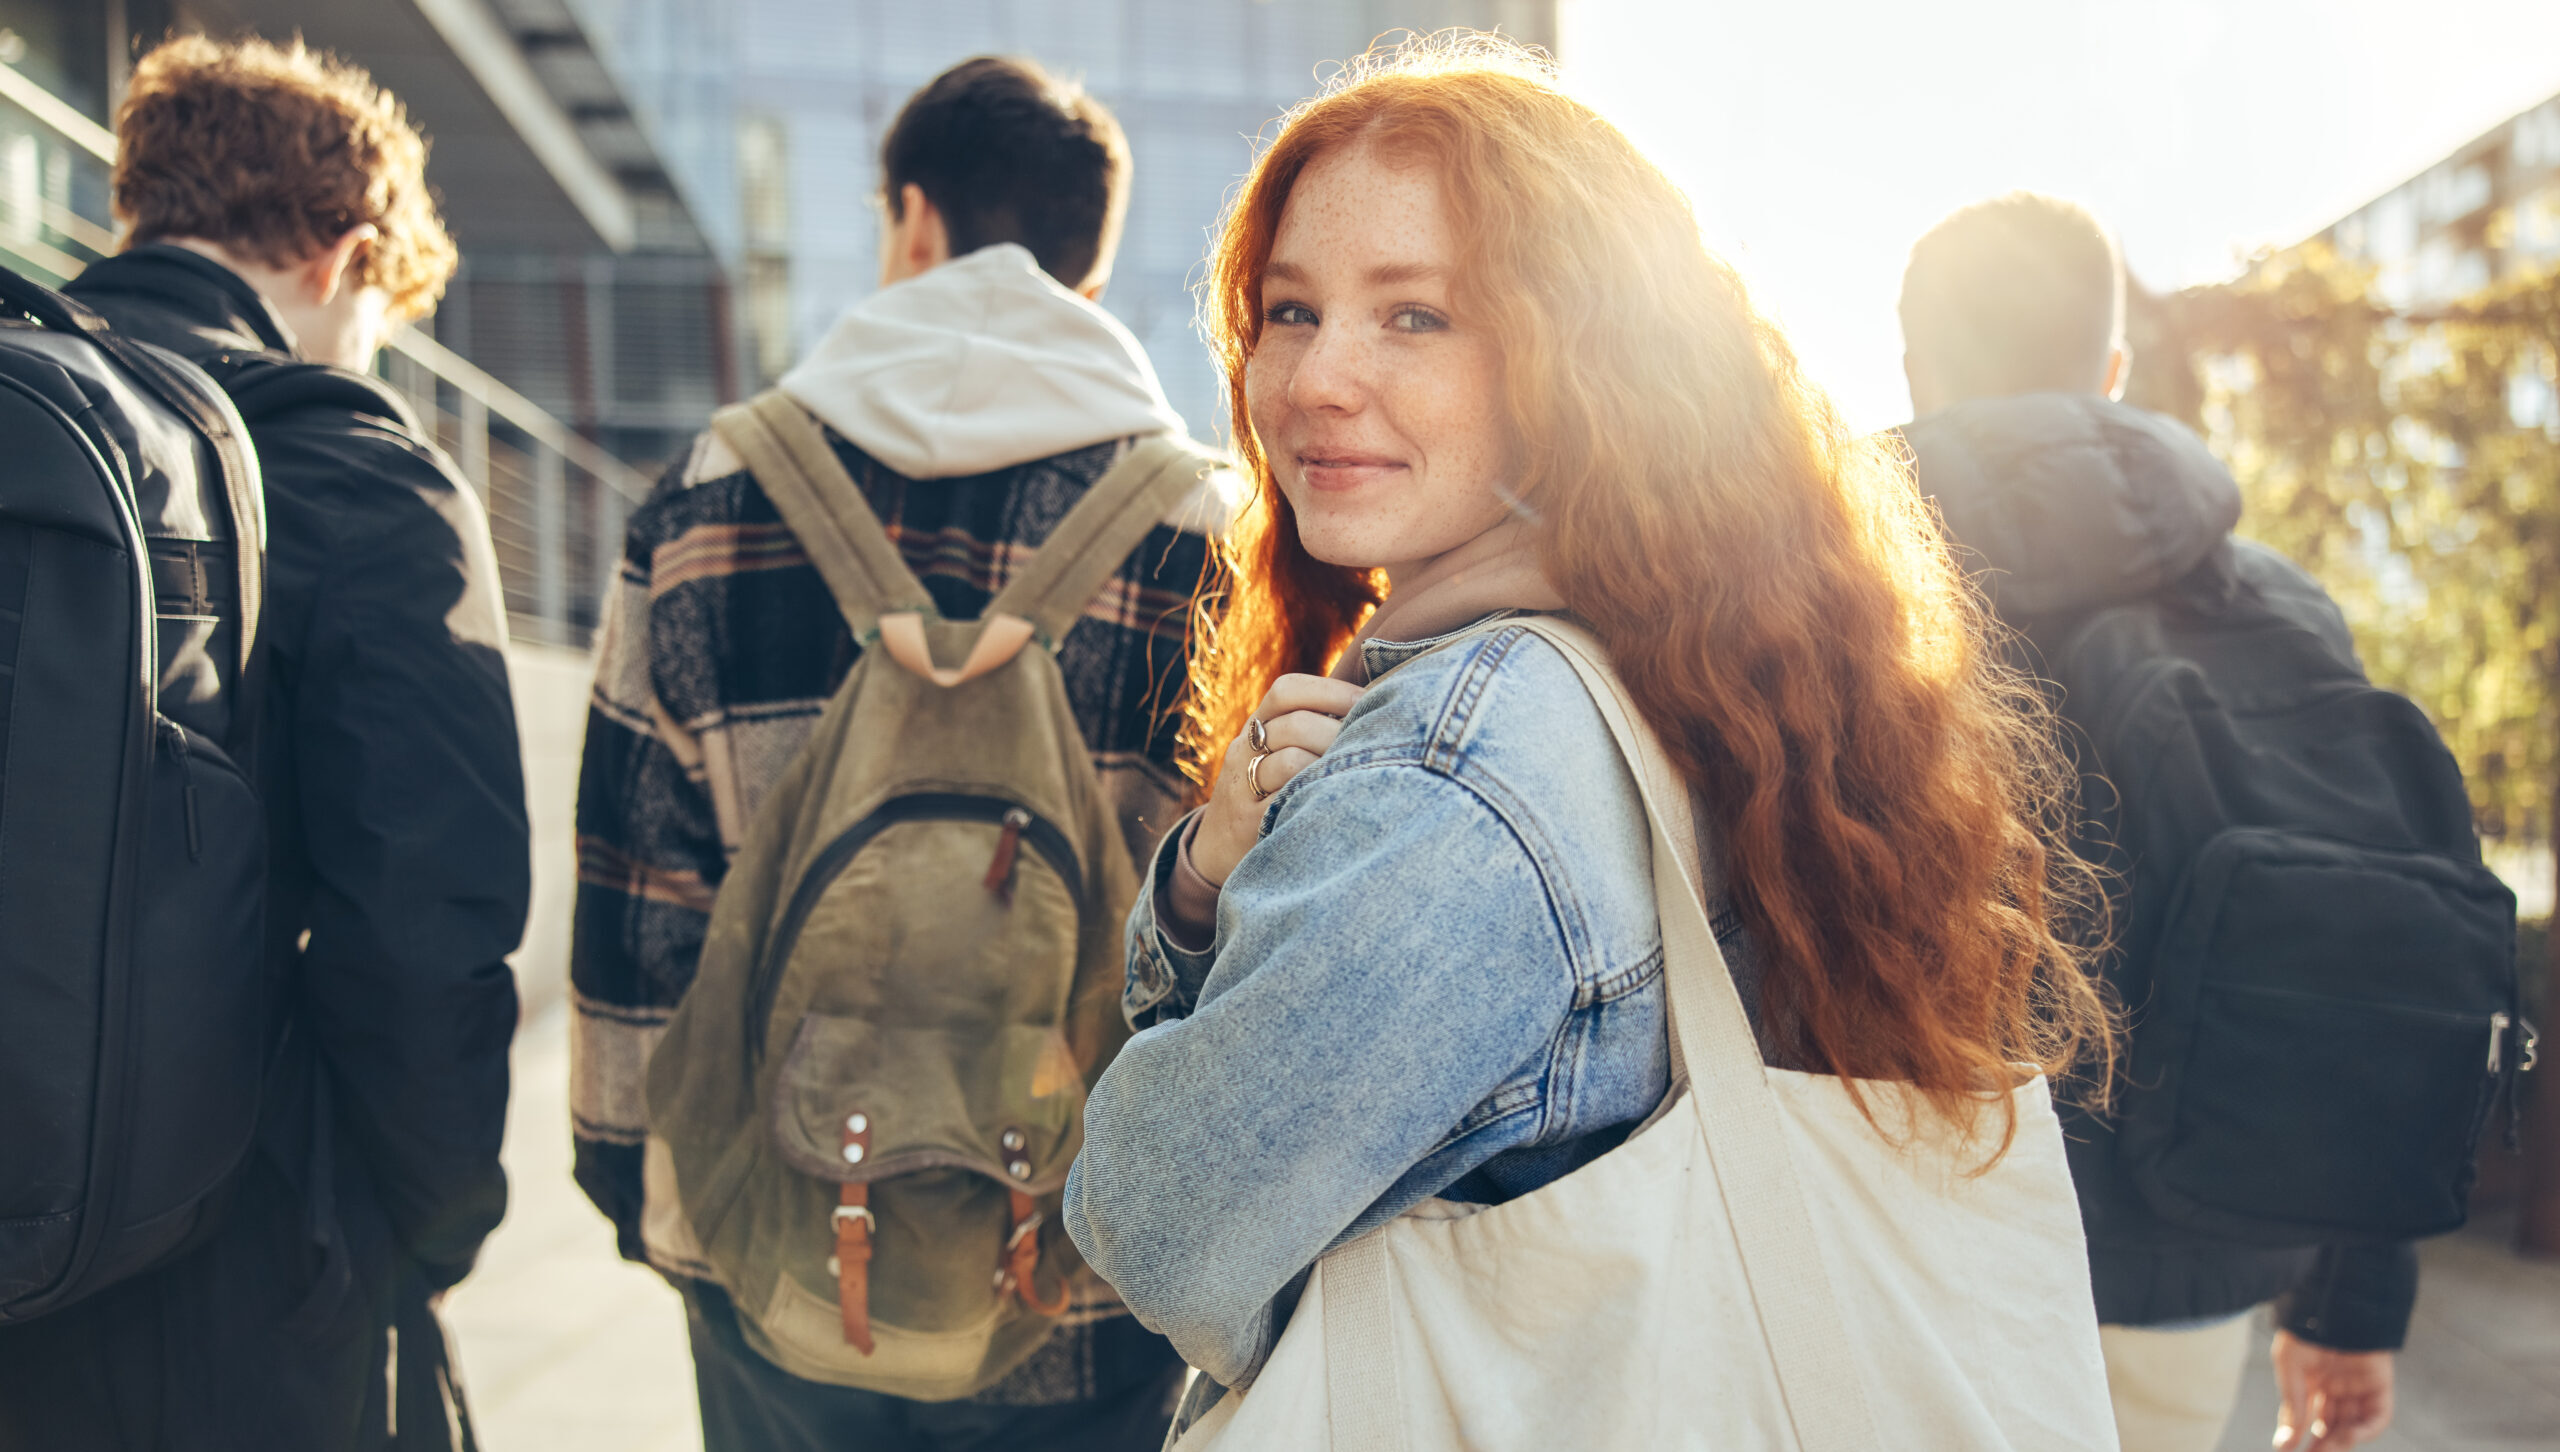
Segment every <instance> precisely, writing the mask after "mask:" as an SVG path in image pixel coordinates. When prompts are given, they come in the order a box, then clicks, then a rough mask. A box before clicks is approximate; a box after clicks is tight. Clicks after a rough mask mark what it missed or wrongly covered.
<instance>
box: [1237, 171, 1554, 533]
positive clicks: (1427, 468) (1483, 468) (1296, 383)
mask: <svg viewBox="0 0 2560 1452" xmlns="http://www.w3.org/2000/svg"><path fill="white" fill-rule="evenodd" d="M1458 261H1459V257H1458V246H1457V237H1456V234H1455V231H1454V229H1453V228H1452V226H1451V222H1450V217H1449V211H1448V206H1447V204H1446V202H1445V201H1444V200H1443V198H1442V196H1441V188H1440V181H1439V178H1438V176H1437V175H1435V174H1434V173H1433V172H1432V171H1431V170H1430V169H1429V168H1428V167H1426V166H1421V165H1396V164H1393V163H1390V162H1386V161H1383V160H1381V159H1379V157H1378V156H1377V154H1376V152H1375V151H1374V149H1372V148H1369V147H1365V146H1363V147H1356V148H1353V149H1351V150H1348V151H1342V152H1335V153H1332V154H1329V155H1326V156H1322V157H1319V158H1317V159H1316V161H1315V162H1314V163H1313V164H1311V165H1310V166H1308V168H1307V169H1306V171H1305V172H1303V173H1301V174H1300V176H1299V177H1298V183H1297V185H1296V186H1295V187H1293V188H1291V190H1290V193H1289V201H1288V204H1287V206H1286V207H1285V208H1284V209H1283V211H1282V212H1281V214H1280V228H1279V232H1278V234H1277V235H1276V236H1275V237H1274V238H1273V240H1272V246H1271V260H1270V263H1269V265H1268V266H1267V267H1266V268H1265V269H1264V272H1263V280H1262V316H1263V321H1262V337H1261V340H1260V341H1259V342H1258V343H1256V344H1255V346H1254V350H1253V356H1252V358H1251V359H1249V360H1248V361H1247V362H1246V364H1245V375H1244V383H1245V405H1246V408H1247V410H1248V411H1249V412H1250V413H1251V414H1252V416H1253V431H1254V434H1255V436H1256V437H1257V438H1258V439H1260V441H1261V443H1262V449H1263V453H1264V454H1265V455H1266V456H1267V457H1268V458H1269V459H1270V461H1271V470H1272V473H1273V474H1274V476H1276V477H1277V479H1278V481H1279V485H1280V490H1281V493H1282V494H1284V495H1285V496H1286V497H1287V498H1288V500H1289V504H1290V506H1291V507H1292V508H1293V509H1295V510H1296V511H1297V516H1298V537H1299V539H1300V541H1301V542H1302V543H1304V544H1305V545H1306V548H1307V552H1308V553H1309V554H1312V555H1314V556H1315V557H1316V558H1317V559H1319V560H1323V561H1325V562H1326V563H1328V564H1335V565H1352V566H1359V567H1364V568H1365V567H1373V566H1383V567H1385V568H1386V570H1387V571H1388V574H1389V578H1390V580H1391V581H1392V579H1393V577H1394V575H1395V573H1396V571H1397V568H1398V567H1399V566H1415V565H1420V564H1423V563H1426V562H1428V561H1429V560H1431V559H1433V558H1434V557H1436V556H1439V555H1442V554H1445V553H1447V552H1448V551H1450V550H1453V549H1456V548H1457V547H1458V546H1460V545H1462V544H1465V543H1466V542H1467V541H1469V540H1471V539H1473V538H1475V537H1476V536H1477V535H1479V534H1482V533H1483V532H1484V531H1485V530H1487V529H1490V528H1492V527H1493V526H1494V525H1495V524H1497V523H1500V522H1501V521H1502V520H1503V519H1504V518H1505V517H1506V515H1507V514H1508V513H1509V511H1508V509H1507V507H1506V506H1505V505H1504V504H1503V502H1502V497H1501V494H1500V492H1499V490H1500V487H1501V486H1502V485H1504V484H1505V483H1507V482H1508V481H1509V479H1510V477H1511V474H1512V470H1513V451H1512V447H1511V439H1510V431H1509V428H1508V426H1507V425H1506V423H1505V422H1504V420H1503V417H1502V409H1501V397H1500V395H1501V360H1500V357H1499V355H1498V353H1497V351H1496V349H1495V345H1494V340H1493V337H1492V335H1491V334H1490V333H1489V332H1487V331H1485V329H1484V328H1483V327H1482V325H1481V324H1479V323H1478V322H1476V321H1475V320H1473V319H1471V318H1469V317H1467V316H1466V315H1465V314H1463V313H1462V312H1460V311H1459V310H1458V309H1457V307H1456V306H1455V305H1454V296H1455V286H1456V276H1457V269H1458Z"/></svg>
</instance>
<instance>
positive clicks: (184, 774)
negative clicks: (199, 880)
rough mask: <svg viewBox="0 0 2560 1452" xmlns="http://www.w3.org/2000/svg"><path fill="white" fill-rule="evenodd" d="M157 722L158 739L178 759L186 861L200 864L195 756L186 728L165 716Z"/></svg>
mask: <svg viewBox="0 0 2560 1452" xmlns="http://www.w3.org/2000/svg"><path fill="white" fill-rule="evenodd" d="M158 720H159V723H160V739H161V740H162V741H165V742H167V743H168V745H169V751H170V753H171V754H172V755H174V756H176V757H177V758H178V780H179V782H180V783H182V787H183V789H182V791H181V795H182V796H183V797H184V798H185V801H186V808H187V860H188V861H189V862H201V861H203V860H204V837H203V835H202V834H201V833H200V832H199V831H198V830H197V828H196V754H195V752H193V751H192V750H190V749H188V746H187V728H185V727H184V726H181V725H179V724H178V723H177V722H175V721H172V720H170V719H169V718H168V717H166V716H162V717H159V718H158Z"/></svg>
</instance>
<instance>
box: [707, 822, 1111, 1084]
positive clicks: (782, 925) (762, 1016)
mask: <svg viewBox="0 0 2560 1452" xmlns="http://www.w3.org/2000/svg"><path fill="white" fill-rule="evenodd" d="M905 822H985V823H988V824H989V825H991V826H996V827H1000V828H1002V829H1003V835H1001V836H999V837H998V838H997V839H996V855H995V860H994V861H993V862H991V863H990V864H989V865H988V868H987V876H986V879H985V882H984V886H985V887H986V889H987V890H988V891H989V892H992V893H995V894H996V895H997V897H998V898H999V899H1000V900H1001V901H1003V902H1005V903H1007V904H1008V905H1010V904H1011V902H1012V901H1013V894H1012V875H1013V865H1014V860H1015V858H1016V857H1017V856H1018V854H1019V852H1020V848H1021V844H1022V843H1024V842H1028V843H1030V844H1031V850H1032V851H1034V852H1036V853H1038V854H1039V855H1040V856H1041V857H1042V858H1043V859H1045V860H1046V861H1047V862H1048V864H1049V866H1050V867H1051V868H1052V869H1054V870H1055V871H1056V872H1057V874H1058V876H1059V877H1060V878H1061V879H1063V880H1064V881H1065V882H1066V885H1067V896H1068V898H1069V900H1071V901H1073V902H1074V903H1075V904H1076V908H1077V911H1078V912H1079V913H1081V912H1082V911H1083V909H1084V871H1083V869H1082V868H1080V867H1078V866H1077V865H1076V855H1075V849H1074V848H1073V847H1072V846H1071V845H1069V843H1068V841H1067V834H1066V833H1064V832H1061V831H1059V830H1058V827H1057V824H1056V823H1054V822H1051V821H1050V820H1048V819H1047V818H1046V817H1043V816H1041V815H1039V814H1038V813H1036V812H1034V811H1032V810H1031V809H1030V808H1028V807H1025V806H1023V805H1022V804H1021V803H1019V802H1012V801H1007V800H1006V799H1005V798H1003V797H988V796H976V795H972V794H969V793H966V792H913V793H910V794H908V795H906V796H902V797H891V798H890V799H889V800H887V801H885V802H882V803H881V804H880V805H879V806H877V807H874V808H873V809H872V810H871V812H870V814H869V815H868V816H865V817H864V818H863V819H862V820H860V821H858V822H856V823H854V824H853V825H852V826H850V827H847V828H845V829H844V831H842V832H840V833H838V834H837V835H836V837H835V839H834V840H833V841H831V842H829V843H827V845H826V846H824V847H822V848H820V849H818V853H817V855H816V856H815V857H812V858H810V859H809V866H808V869H807V870H806V871H804V872H803V873H801V874H800V885H799V887H798V888H797V889H795V890H794V891H793V892H792V894H791V901H790V903H789V905H788V906H786V907H785V908H784V909H783V912H782V916H781V918H780V919H779V920H778V921H777V922H776V923H775V925H774V932H773V937H772V938H771V939H770V940H769V941H768V942H767V943H766V945H765V953H764V961H763V964H762V966H761V967H760V968H759V970H758V971H757V973H756V978H755V990H754V997H753V1000H752V1002H751V1003H750V1005H749V1012H748V1014H747V1020H746V1022H747V1033H748V1044H747V1048H748V1061H749V1062H750V1063H753V1062H756V1061H758V1060H760V1059H761V1058H762V1057H763V1055H762V1052H761V1050H760V1048H759V1045H760V1043H761V1041H762V1039H763V1030H764V1024H765V1020H766V1018H768V1017H769V1016H770V1015H771V1014H772V1012H773V995H774V992H775V990H776V989H777V988H778V987H779V986H780V985H781V982H782V967H783V965H784V964H785V963H787V962H789V961H790V959H791V950H792V949H793V948H795V947H797V946H798V945H799V942H800V930H801V929H802V928H804V927H806V926H807V925H808V922H809V914H811V913H812V912H815V911H817V907H818V899H819V898H820V897H821V896H822V895H824V894H825V892H826V890H827V885H828V884H829V883H831V882H833V881H835V879H836V878H837V877H839V876H841V875H842V874H843V872H844V870H845V868H847V867H848V866H850V865H852V862H853V859H854V857H855V856H856V855H858V854H859V853H860V852H861V851H862V849H863V848H864V847H865V846H868V845H869V844H870V842H871V839H872V838H874V837H877V836H879V835H880V834H881V833H882V832H885V831H887V830H889V829H890V828H891V827H895V826H898V825H900V824H901V823H905ZM998 869H1002V870H1001V872H999V870H998Z"/></svg>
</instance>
